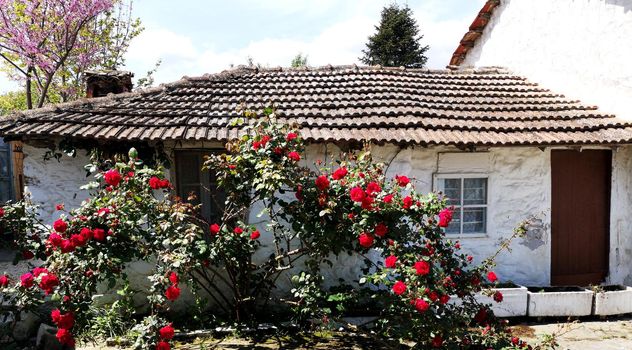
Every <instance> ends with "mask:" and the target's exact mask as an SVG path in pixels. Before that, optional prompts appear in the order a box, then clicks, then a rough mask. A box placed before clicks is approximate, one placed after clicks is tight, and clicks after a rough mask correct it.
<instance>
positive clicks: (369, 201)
mask: <svg viewBox="0 0 632 350" xmlns="http://www.w3.org/2000/svg"><path fill="white" fill-rule="evenodd" d="M374 202H375V200H374V199H373V197H368V196H367V197H364V199H363V200H362V209H366V210H373V203H374Z"/></svg>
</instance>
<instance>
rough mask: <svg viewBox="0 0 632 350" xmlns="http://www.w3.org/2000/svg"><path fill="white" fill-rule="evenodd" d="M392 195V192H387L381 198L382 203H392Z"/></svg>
mask: <svg viewBox="0 0 632 350" xmlns="http://www.w3.org/2000/svg"><path fill="white" fill-rule="evenodd" d="M393 197H394V196H393V195H392V194H387V195H386V196H384V199H383V200H382V201H383V202H384V203H386V204H388V203H392V202H393Z"/></svg>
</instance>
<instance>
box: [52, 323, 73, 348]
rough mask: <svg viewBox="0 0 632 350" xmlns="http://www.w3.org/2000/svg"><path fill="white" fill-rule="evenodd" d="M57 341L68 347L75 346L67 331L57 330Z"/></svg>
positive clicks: (70, 334)
mask: <svg viewBox="0 0 632 350" xmlns="http://www.w3.org/2000/svg"><path fill="white" fill-rule="evenodd" d="M56 337H57V341H59V343H60V344H62V345H67V346H69V347H74V346H75V339H74V338H73V337H72V333H70V331H69V330H67V329H63V328H62V329H59V330H57V334H56Z"/></svg>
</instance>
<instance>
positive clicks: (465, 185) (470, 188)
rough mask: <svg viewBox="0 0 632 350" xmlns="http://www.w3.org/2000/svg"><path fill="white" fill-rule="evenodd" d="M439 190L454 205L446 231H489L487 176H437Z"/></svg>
mask: <svg viewBox="0 0 632 350" xmlns="http://www.w3.org/2000/svg"><path fill="white" fill-rule="evenodd" d="M436 183H437V190H438V191H441V192H443V194H444V195H445V196H446V197H447V198H448V205H451V206H454V213H453V216H452V222H450V225H449V226H448V227H447V228H446V233H448V234H456V235H461V234H463V235H469V234H485V233H487V178H484V177H468V176H462V175H456V176H445V175H441V176H437V181H436Z"/></svg>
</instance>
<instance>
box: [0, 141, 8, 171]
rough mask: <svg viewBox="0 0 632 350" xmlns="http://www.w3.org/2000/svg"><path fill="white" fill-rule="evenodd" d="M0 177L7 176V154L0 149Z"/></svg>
mask: <svg viewBox="0 0 632 350" xmlns="http://www.w3.org/2000/svg"><path fill="white" fill-rule="evenodd" d="M0 176H9V152H7V151H6V150H5V149H3V148H0Z"/></svg>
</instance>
